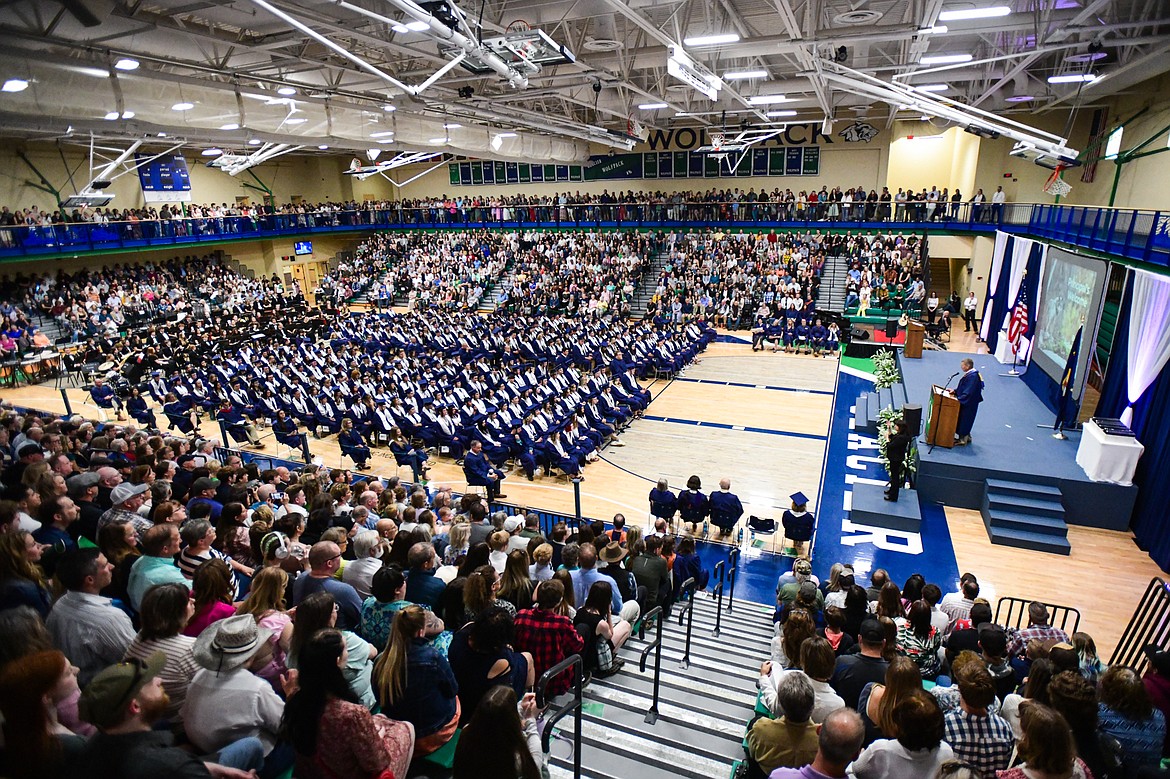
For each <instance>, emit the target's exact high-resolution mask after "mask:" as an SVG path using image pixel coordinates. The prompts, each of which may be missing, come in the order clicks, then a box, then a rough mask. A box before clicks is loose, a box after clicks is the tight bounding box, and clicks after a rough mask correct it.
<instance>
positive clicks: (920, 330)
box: [902, 322, 926, 360]
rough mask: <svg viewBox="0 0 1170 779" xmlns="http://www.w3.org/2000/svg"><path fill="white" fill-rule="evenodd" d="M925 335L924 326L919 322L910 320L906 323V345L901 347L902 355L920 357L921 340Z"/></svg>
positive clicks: (918, 358) (916, 358)
mask: <svg viewBox="0 0 1170 779" xmlns="http://www.w3.org/2000/svg"><path fill="white" fill-rule="evenodd" d="M925 337H926V328H925V327H923V325H922V323H921V322H911V323H910V324H908V325H906V346H905V347H903V349H902V356H903V357H907V358H909V359H912V360H921V359H922V340H923V338H925Z"/></svg>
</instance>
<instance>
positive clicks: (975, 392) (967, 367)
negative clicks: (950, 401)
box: [955, 357, 983, 446]
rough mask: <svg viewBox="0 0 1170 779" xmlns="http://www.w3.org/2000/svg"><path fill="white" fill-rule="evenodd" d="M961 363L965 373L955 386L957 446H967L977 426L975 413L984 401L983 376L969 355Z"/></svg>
mask: <svg viewBox="0 0 1170 779" xmlns="http://www.w3.org/2000/svg"><path fill="white" fill-rule="evenodd" d="M959 365H960V366H961V367H962V369H963V375H962V376H961V377H960V378H959V384H958V386H957V387H955V398H956V399H957V400H958V401H959V423H958V425H956V426H955V446H966V445H967V444H969V443H971V428H972V427H974V426H975V415H976V414H977V413H979V404H980V403H982V402H983V377H982V376H980V375H979V371H977V370H975V363H974V362H973V361H972V360H971V359H970V358H969V357H965V358H963V361H962V362H961V363H959Z"/></svg>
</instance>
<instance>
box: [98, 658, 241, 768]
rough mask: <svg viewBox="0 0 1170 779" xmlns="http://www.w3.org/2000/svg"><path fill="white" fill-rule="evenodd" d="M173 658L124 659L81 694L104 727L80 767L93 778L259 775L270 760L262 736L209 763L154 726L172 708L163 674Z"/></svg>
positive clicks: (223, 753)
mask: <svg viewBox="0 0 1170 779" xmlns="http://www.w3.org/2000/svg"><path fill="white" fill-rule="evenodd" d="M166 663H167V657H166V655H165V654H163V653H162V652H155V653H154V654H153V655H151V656H150V657H149V658H147V659H146V661H145V662H144V661H142V660H137V659H135V660H130V661H127V662H124V663H118V664H117V665H112V666H110V667H109V668H106V669H105V670H104V671H101V672H100V673H98V674H97V675H96V676H95V677H94V678H93V681H91V682H90V683H89V685H87V686H86V688H85V690H84V691H83V692H82V693H81V699H80V700H79V701H78V705H77V709H78V713H79V714H80V716H81V719H83V720H85V721H86V722H89V723H90V724H92V725H94V726H95V727H97V729H98V733H97V735H95V736H94V737H93V738H91V739H90V740H89V742H88V743H87V744H86V745H85V748H84V749H83V751H82V753H81V755H80V756H79V757H78V762H77V763H76V765H78V766H83V767H84V769H83V770H82V771H81V772H79V773H80V775H83V776H86V777H89V778H91V779H153V778H154V777H158V776H166V777H171V778H172V779H205V777H216V778H217V779H248V778H249V777H251V778H252V779H254V777H255V776H256V769H258V768H260V766H262V765H263V763H264V748H263V746H262V745H261V743H260V739H258V738H244V739H240V740H239V741H236V742H235V743H233V744H231V745H230V746H228V747H226V748H225V749H223V750H221V751H220V752H219V754H218V755H217V756H215V758H214V760H208V761H203V760H200V759H199V758H197V757H195V756H194V755H192V754H191V753H190V752H187V751H186V750H183V749H179V748H177V747H175V745H174V743H175V738H174V736H173V735H172V734H171V732H170V731H169V730H152V727H153V726H154V724H155V723H156V722H158V721H159V720H160V719H161V718H162V716H163V713H164V712H165V711H166V708H167V704H168V703H169V701H168V699H167V694H166V691H165V690H163V687H162V681H161V680H160V678H159V674H160V673H161V672H162V670H163V667H164V666H166Z"/></svg>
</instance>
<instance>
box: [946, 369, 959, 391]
mask: <svg viewBox="0 0 1170 779" xmlns="http://www.w3.org/2000/svg"><path fill="white" fill-rule="evenodd" d="M960 373H962V371H955V372H954V373H952V374H951V377H950V378H949V379H947V383H946V384H944V385H943V390H944V391H946V390H948V389H950V386H951V382H952V381H954V380H955V377H956V376H958V375H959V374H960Z"/></svg>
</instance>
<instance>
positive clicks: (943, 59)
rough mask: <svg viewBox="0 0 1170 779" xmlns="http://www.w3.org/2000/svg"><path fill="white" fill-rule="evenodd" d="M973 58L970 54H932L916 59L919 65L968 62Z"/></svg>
mask: <svg viewBox="0 0 1170 779" xmlns="http://www.w3.org/2000/svg"><path fill="white" fill-rule="evenodd" d="M972 59H974V58H973V57H972V56H971V55H970V54H932V55H930V56H929V57H923V58H922V59H920V60H918V63H919V64H920V65H951V64H955V63H959V62H970V61H971V60H972Z"/></svg>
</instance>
